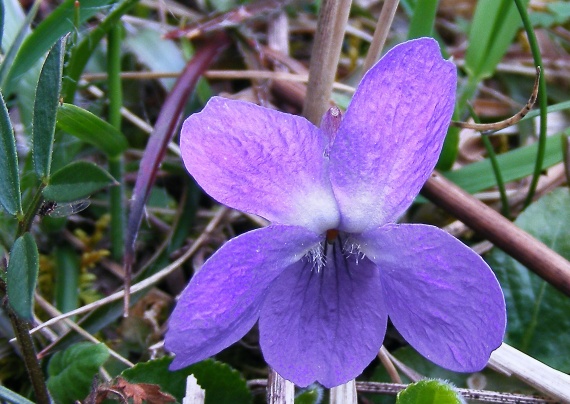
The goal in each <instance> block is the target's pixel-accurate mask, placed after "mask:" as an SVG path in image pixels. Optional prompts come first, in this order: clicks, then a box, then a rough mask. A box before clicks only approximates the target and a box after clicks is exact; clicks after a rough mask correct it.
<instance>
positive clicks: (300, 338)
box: [259, 245, 387, 387]
mask: <svg viewBox="0 0 570 404" xmlns="http://www.w3.org/2000/svg"><path fill="white" fill-rule="evenodd" d="M336 247H337V248H336V252H334V254H332V257H333V258H332V259H331V257H329V258H328V259H327V264H326V266H325V267H324V268H322V269H321V270H319V271H318V270H317V269H316V268H317V267H315V266H314V262H313V261H310V260H308V259H307V258H305V259H303V260H301V261H299V262H297V263H295V264H293V265H291V266H290V267H289V268H287V269H286V270H285V271H283V272H282V274H281V275H280V276H279V278H277V279H276V280H275V282H274V283H273V285H272V286H271V288H270V289H269V292H268V295H267V298H266V299H265V302H264V303H263V307H262V310H261V315H260V318H259V334H260V344H261V349H262V351H263V356H264V357H265V360H266V362H267V363H268V364H269V365H270V366H271V367H273V369H275V370H276V371H277V372H278V373H279V374H280V375H281V376H283V377H284V378H285V379H288V380H290V381H292V382H293V383H295V384H296V385H298V386H301V387H303V386H307V385H309V384H310V383H312V382H315V381H318V382H319V383H321V384H322V385H323V386H325V387H334V386H338V385H340V384H343V383H345V382H347V381H349V380H351V379H354V378H355V377H356V376H358V375H359V374H360V373H362V371H363V370H364V368H365V367H366V366H367V365H368V364H369V363H370V362H371V361H372V360H373V359H374V357H375V356H376V354H377V353H378V350H379V349H380V346H381V345H382V341H383V339H384V334H385V332H386V323H387V315H386V312H385V308H384V304H383V297H382V291H381V287H380V284H379V276H378V270H377V269H376V268H375V265H374V264H372V263H371V262H370V261H368V260H366V259H364V260H360V261H358V263H356V261H355V257H345V256H344V255H343V254H342V253H341V252H340V245H336Z"/></svg>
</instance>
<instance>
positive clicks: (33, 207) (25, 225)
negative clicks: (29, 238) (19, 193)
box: [16, 184, 45, 237]
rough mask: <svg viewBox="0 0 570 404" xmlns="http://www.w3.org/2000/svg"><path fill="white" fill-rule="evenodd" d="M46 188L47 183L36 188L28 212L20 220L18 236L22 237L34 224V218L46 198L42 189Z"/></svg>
mask: <svg viewBox="0 0 570 404" xmlns="http://www.w3.org/2000/svg"><path fill="white" fill-rule="evenodd" d="M44 188H45V184H41V185H40V186H39V187H38V189H37V190H36V193H35V194H34V196H33V197H32V202H31V203H30V206H28V209H26V213H25V214H24V217H23V219H22V220H20V221H19V222H18V233H17V236H16V237H20V236H22V235H23V234H24V233H26V232H28V231H30V227H31V226H32V223H33V221H34V218H35V217H36V213H37V212H38V209H39V208H40V205H41V204H42V201H43V199H44V198H43V196H42V191H43V190H44Z"/></svg>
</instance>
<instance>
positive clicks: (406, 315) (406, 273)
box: [360, 224, 506, 372]
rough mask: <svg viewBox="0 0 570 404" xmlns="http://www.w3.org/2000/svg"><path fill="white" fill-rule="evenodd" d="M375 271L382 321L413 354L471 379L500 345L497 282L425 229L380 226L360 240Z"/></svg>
mask: <svg viewBox="0 0 570 404" xmlns="http://www.w3.org/2000/svg"><path fill="white" fill-rule="evenodd" d="M360 241H361V243H362V244H361V248H362V251H363V252H364V253H365V254H366V255H367V257H368V258H370V259H371V260H372V261H374V262H375V263H376V264H377V265H378V268H379V270H380V279H381V282H382V287H383V288H384V293H385V296H386V305H387V308H388V315H389V317H390V319H391V320H392V323H393V324H394V326H395V327H396V328H397V329H398V331H399V332H400V333H401V334H402V336H403V337H404V338H405V339H406V340H407V341H408V342H409V343H410V345H412V346H413V347H414V348H415V349H416V350H417V351H418V352H419V353H421V354H422V355H424V356H425V357H426V358H428V359H429V360H431V361H432V362H434V363H436V364H438V365H440V366H443V367H444V368H447V369H450V370H453V371H457V372H474V371H478V370H481V369H482V368H483V367H485V365H486V364H487V361H488V360H489V356H490V355H491V352H492V351H493V350H495V349H497V348H498V347H499V345H501V342H502V340H503V336H504V334H505V326H506V313H505V300H504V297H503V293H502V291H501V288H500V286H499V283H498V282H497V278H496V277H495V275H494V274H493V272H492V271H491V269H490V268H489V267H488V266H487V264H486V263H485V261H483V259H482V258H481V257H479V255H477V254H476V253H475V252H474V251H473V250H471V249H470V248H468V247H467V246H465V245H464V244H463V243H461V242H460V241H459V240H457V239H456V238H454V237H452V236H450V235H449V234H447V233H445V232H444V231H443V230H441V229H439V228H437V227H433V226H427V225H421V224H415V225H387V226H384V227H381V228H379V229H377V230H373V231H370V232H368V233H367V234H365V235H362V238H361V240H360Z"/></svg>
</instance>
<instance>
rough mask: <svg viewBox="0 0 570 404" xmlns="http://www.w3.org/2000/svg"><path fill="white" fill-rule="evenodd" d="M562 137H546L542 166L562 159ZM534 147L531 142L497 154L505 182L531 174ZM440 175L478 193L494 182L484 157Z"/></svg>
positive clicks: (488, 164) (533, 162) (489, 166)
mask: <svg viewBox="0 0 570 404" xmlns="http://www.w3.org/2000/svg"><path fill="white" fill-rule="evenodd" d="M562 136H563V135H555V136H549V137H548V139H547V140H546V153H545V156H544V162H543V165H542V167H543V169H545V168H548V167H551V166H553V165H554V164H557V163H559V162H561V161H562V147H561V142H562ZM537 148H538V143H534V144H532V145H529V146H525V147H520V148H518V149H515V150H512V151H510V152H508V153H504V154H500V155H498V156H497V162H498V163H499V167H500V169H501V173H502V174H503V180H504V181H505V182H510V181H515V180H518V179H521V178H524V177H526V176H528V175H530V174H532V173H533V171H534V164H535V158H536V151H537ZM444 175H445V177H447V178H448V179H449V180H451V181H453V182H454V183H456V184H457V185H459V186H460V187H461V188H463V189H464V190H465V191H467V192H469V193H474V192H479V191H482V190H484V189H488V188H490V187H492V186H494V185H496V184H497V182H496V179H495V176H494V175H493V169H492V167H491V161H490V160H489V159H488V158H487V159H485V160H482V161H478V162H477V163H473V164H469V165H468V166H465V167H463V168H461V169H459V170H456V171H448V172H446V173H444Z"/></svg>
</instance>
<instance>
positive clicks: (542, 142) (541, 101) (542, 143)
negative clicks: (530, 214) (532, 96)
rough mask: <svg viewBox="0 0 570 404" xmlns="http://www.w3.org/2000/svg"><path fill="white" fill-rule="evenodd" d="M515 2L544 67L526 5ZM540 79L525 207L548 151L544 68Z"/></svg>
mask: <svg viewBox="0 0 570 404" xmlns="http://www.w3.org/2000/svg"><path fill="white" fill-rule="evenodd" d="M515 4H516V5H517V9H518V10H519V14H520V16H521V20H522V22H523V25H524V29H525V31H526V35H527V38H528V43H529V46H530V50H531V52H532V58H533V59H534V65H535V66H537V67H539V66H540V67H542V56H541V55H540V48H539V46H538V41H537V40H536V35H535V33H534V28H533V27H532V23H531V21H530V18H529V16H528V13H527V11H526V5H525V4H523V2H522V1H521V0H515ZM539 80H540V84H539V87H538V105H539V106H540V134H539V136H538V152H537V155H536V164H535V167H534V174H533V176H532V180H531V183H530V187H529V190H528V195H527V197H526V200H525V203H524V206H525V207H527V206H528V205H530V203H531V202H532V198H533V196H534V193H535V192H536V186H537V185H538V180H539V179H540V176H541V174H542V164H543V163H544V155H545V153H546V120H547V107H548V97H547V94H546V77H545V72H544V69H542V74H541V75H540V77H539Z"/></svg>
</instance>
